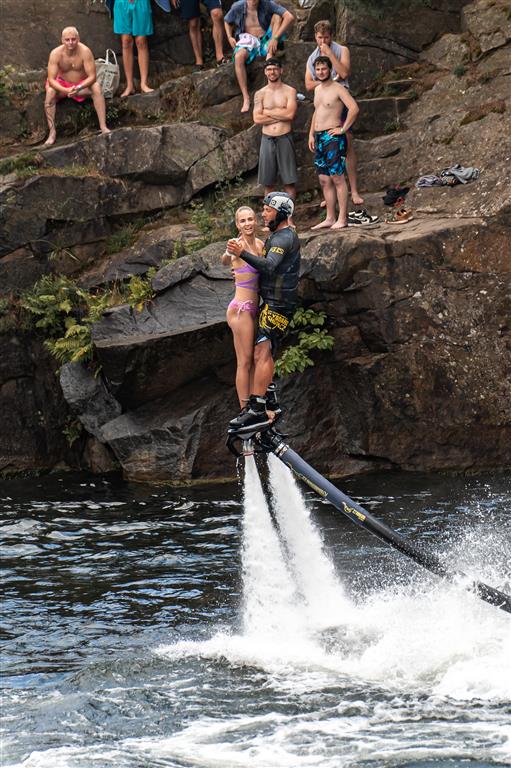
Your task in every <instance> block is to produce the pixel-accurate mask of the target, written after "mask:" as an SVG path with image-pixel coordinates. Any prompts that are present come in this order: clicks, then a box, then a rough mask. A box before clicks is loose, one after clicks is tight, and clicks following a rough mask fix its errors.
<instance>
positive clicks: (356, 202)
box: [351, 193, 364, 205]
mask: <svg viewBox="0 0 511 768" xmlns="http://www.w3.org/2000/svg"><path fill="white" fill-rule="evenodd" d="M351 199H352V201H353V205H362V204H363V202H364V198H363V197H360V195H354V194H353V193H352V195H351Z"/></svg>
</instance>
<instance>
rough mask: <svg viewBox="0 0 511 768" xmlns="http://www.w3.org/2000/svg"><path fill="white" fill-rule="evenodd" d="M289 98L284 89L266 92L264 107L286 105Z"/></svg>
mask: <svg viewBox="0 0 511 768" xmlns="http://www.w3.org/2000/svg"><path fill="white" fill-rule="evenodd" d="M286 106H287V98H286V94H285V93H284V92H283V91H277V92H269V93H265V94H264V96H263V108H264V109H274V108H275V107H286Z"/></svg>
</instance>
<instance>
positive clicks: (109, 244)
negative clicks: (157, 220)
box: [105, 219, 145, 256]
mask: <svg viewBox="0 0 511 768" xmlns="http://www.w3.org/2000/svg"><path fill="white" fill-rule="evenodd" d="M144 223H145V222H144V220H143V219H135V221H132V222H131V223H130V224H126V226H124V227H122V229H119V230H117V232H114V233H113V234H111V235H110V236H109V237H107V239H106V241H105V253H106V254H107V256H112V255H113V254H114V253H119V251H122V250H123V248H130V247H131V246H132V245H133V243H134V242H135V241H136V239H137V232H138V231H139V230H140V229H142V227H143V226H144Z"/></svg>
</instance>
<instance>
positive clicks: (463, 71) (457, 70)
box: [452, 64, 467, 77]
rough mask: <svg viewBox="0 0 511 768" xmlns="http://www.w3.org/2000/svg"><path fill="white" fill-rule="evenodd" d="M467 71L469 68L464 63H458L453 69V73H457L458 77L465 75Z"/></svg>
mask: <svg viewBox="0 0 511 768" xmlns="http://www.w3.org/2000/svg"><path fill="white" fill-rule="evenodd" d="M466 72H467V70H466V69H465V67H464V66H463V64H458V66H457V67H454V69H453V71H452V73H453V75H456V77H463V75H465V74H466Z"/></svg>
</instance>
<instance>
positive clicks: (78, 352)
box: [44, 321, 92, 363]
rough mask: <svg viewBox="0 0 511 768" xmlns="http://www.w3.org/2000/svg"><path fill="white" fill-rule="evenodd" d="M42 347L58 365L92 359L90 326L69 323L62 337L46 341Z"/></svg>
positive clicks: (88, 323) (86, 323) (87, 324)
mask: <svg viewBox="0 0 511 768" xmlns="http://www.w3.org/2000/svg"><path fill="white" fill-rule="evenodd" d="M44 346H45V347H46V349H48V350H49V351H50V352H51V354H52V355H53V357H54V358H55V359H56V360H58V361H59V363H76V362H79V361H84V362H85V361H87V360H91V359H92V337H91V324H90V322H88V321H87V322H85V323H84V324H82V323H80V322H78V321H76V322H73V321H71V322H70V323H69V325H68V327H67V330H66V332H65V334H64V336H61V337H59V338H58V339H46V341H45V342H44Z"/></svg>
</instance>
